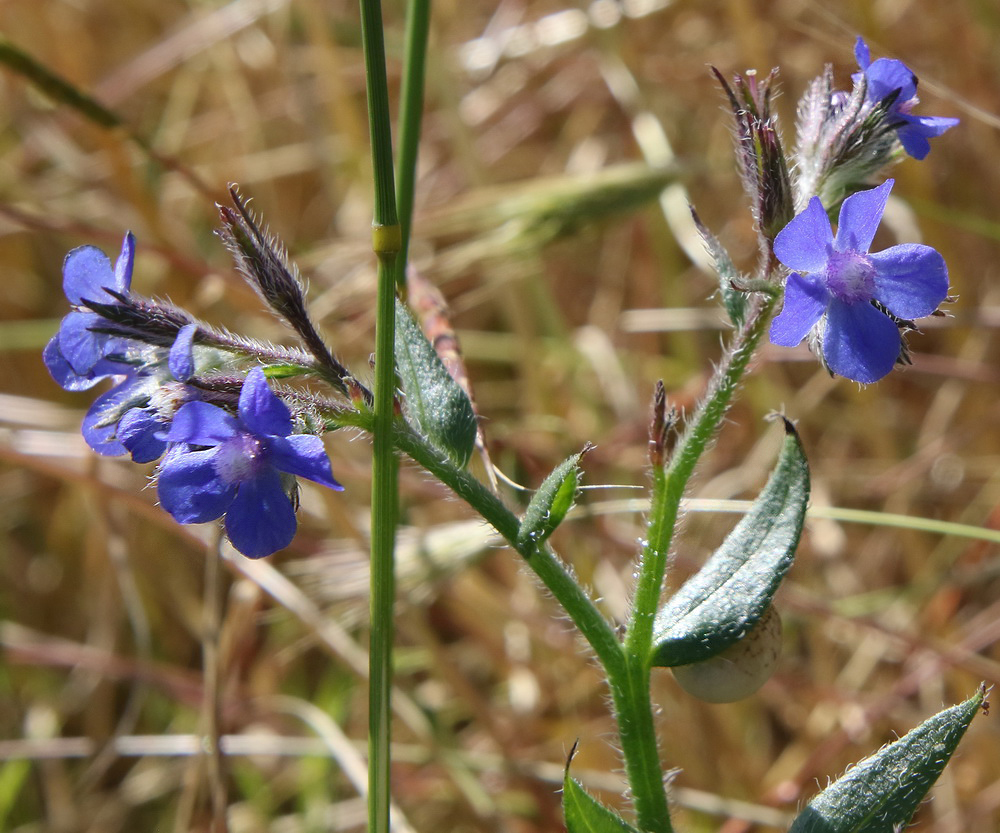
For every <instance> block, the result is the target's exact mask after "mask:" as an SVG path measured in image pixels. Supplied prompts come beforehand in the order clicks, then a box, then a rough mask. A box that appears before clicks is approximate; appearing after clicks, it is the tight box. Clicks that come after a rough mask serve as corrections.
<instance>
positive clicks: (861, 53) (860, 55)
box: [854, 35, 872, 70]
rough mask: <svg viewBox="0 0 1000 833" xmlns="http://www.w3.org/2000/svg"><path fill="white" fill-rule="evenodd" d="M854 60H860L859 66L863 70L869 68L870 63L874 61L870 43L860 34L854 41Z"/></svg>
mask: <svg viewBox="0 0 1000 833" xmlns="http://www.w3.org/2000/svg"><path fill="white" fill-rule="evenodd" d="M854 60H856V61H857V62H858V66H859V67H861V69H862V70H865V69H868V65H869V64H870V63H871V62H872V54H871V52H870V51H869V49H868V44H867V43H865V42H864V41H863V40H862V39H861V36H860V35H858V39H857V41H855V43H854Z"/></svg>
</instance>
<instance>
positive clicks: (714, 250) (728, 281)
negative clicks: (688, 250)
mask: <svg viewBox="0 0 1000 833" xmlns="http://www.w3.org/2000/svg"><path fill="white" fill-rule="evenodd" d="M691 216H692V217H693V218H694V224H695V226H696V228H697V229H698V233H699V234H700V235H701V239H702V241H703V242H704V243H705V248H706V249H708V254H709V256H710V257H711V258H712V264H713V265H714V266H715V273H716V275H718V277H719V295H720V296H721V298H722V306H723V307H725V309H726V313H727V314H728V315H729V320H730V321H731V322H732V323H733V324H734V325H735V326H737V327H739V326H740V325H741V324H742V323H743V322H744V320H746V313H747V293H746V292H740V290H738V289H736V288H735V286H734V284H739V283H741V282H742V278H741V276H740V273H739V272H737V271H736V267H735V266H734V265H733V261H732V258H730V257H729V253H728V252H727V251H726V249H725V247H724V246H723V245H722V243H721V242H720V241H719V238H718V237H716V236H715V235H714V234H712V232H711V231H709V229H708V227H707V226H706V225H704V223H702V222H701V218H700V217H699V216H698V214H697V213H696V212H695V210H694V209H693V208H692V209H691Z"/></svg>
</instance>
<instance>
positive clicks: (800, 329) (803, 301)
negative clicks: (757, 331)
mask: <svg viewBox="0 0 1000 833" xmlns="http://www.w3.org/2000/svg"><path fill="white" fill-rule="evenodd" d="M829 303H830V293H829V292H828V291H827V289H826V287H825V286H824V285H823V283H822V281H820V280H817V279H810V278H808V277H805V276H803V275H800V274H798V273H797V272H793V273H792V274H791V275H790V276H789V278H788V283H787V284H786V285H785V303H784V306H783V307H782V308H781V312H780V313H779V314H778V316H777V317H776V318H775V319H774V321H772V322H771V333H770V339H771V343H772V344H777V345H778V346H779V347H794V346H795V345H796V344H798V343H799V342H800V341H802V339H804V338H805V337H806V336H807V335H808V334H809V331H810V330H811V329H812V328H813V327H814V326H815V324H816V323H817V322H818V321H819V319H820V318H821V317H822V316H823V313H824V312H826V308H827V306H828V305H829Z"/></svg>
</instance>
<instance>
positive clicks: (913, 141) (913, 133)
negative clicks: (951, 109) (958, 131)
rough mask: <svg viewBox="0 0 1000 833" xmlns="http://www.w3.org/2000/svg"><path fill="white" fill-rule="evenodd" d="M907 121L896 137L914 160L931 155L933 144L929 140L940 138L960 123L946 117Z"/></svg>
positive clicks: (911, 117)
mask: <svg viewBox="0 0 1000 833" xmlns="http://www.w3.org/2000/svg"><path fill="white" fill-rule="evenodd" d="M905 119H906V124H904V125H903V126H902V127H900V128H899V130H897V131H896V135H897V136H898V137H899V141H900V144H902V145H903V150H905V151H906V152H907V153H908V154H909V155H910V156H912V157H913V158H914V159H923V158H924V157H925V156H927V154H928V153H930V151H931V143H930V142H929V141H927V140H928V139H933V138H934V137H935V136H940V135H941V134H942V133H944V132H945V131H946V130H950V129H951V128H952V127H954V126H955V125H956V124H958V122H959V119H950V118H945V117H944V116H906V117H905Z"/></svg>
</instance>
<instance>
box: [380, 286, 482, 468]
mask: <svg viewBox="0 0 1000 833" xmlns="http://www.w3.org/2000/svg"><path fill="white" fill-rule="evenodd" d="M395 352H396V366H397V371H398V373H399V380H400V385H401V386H402V388H403V393H404V394H405V395H406V401H405V403H404V408H405V412H406V418H407V421H408V422H409V423H410V425H412V426H413V427H414V428H415V429H416V430H417V431H418V432H419V433H420V434H422V435H423V436H424V438H425V439H426V440H427V441H428V442H429V443H431V444H432V445H433V446H434V447H435V448H437V449H438V450H439V451H441V452H443V453H444V454H445V455H447V457H448V458H449V459H451V461H452V462H453V463H455V464H456V465H458V466H460V467H464V466H465V464H466V463H468V462H469V457H470V456H471V455H472V450H473V447H474V446H475V442H476V414H475V412H474V411H473V409H472V403H471V402H470V401H469V397H468V395H467V394H466V393H465V391H464V390H462V388H461V387H460V386H459V384H458V383H457V382H456V381H455V380H454V379H452V378H451V374H450V373H448V369H447V368H446V367H445V366H444V363H443V362H442V361H441V359H440V358H438V354H437V353H436V352H435V351H434V347H433V345H432V344H431V343H430V342H429V341H428V340H427V336H425V335H424V333H423V330H421V329H420V327H419V325H418V324H417V322H416V321H414V320H413V316H412V315H410V313H409V311H408V310H407V309H406V307H405V306H404V305H403V304H402V303H401V302H400V301H399V300H398V299H397V301H396V351H395Z"/></svg>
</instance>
